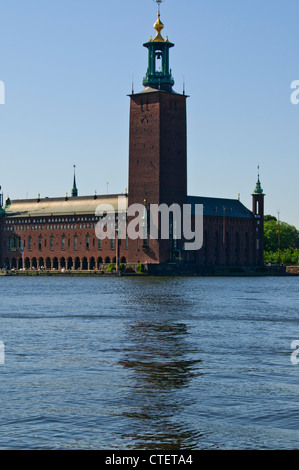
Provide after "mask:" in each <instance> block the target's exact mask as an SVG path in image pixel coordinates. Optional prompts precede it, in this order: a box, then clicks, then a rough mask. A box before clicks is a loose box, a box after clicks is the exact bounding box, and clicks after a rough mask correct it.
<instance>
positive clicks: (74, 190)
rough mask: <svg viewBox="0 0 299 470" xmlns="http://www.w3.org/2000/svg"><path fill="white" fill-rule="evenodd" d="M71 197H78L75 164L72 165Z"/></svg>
mask: <svg viewBox="0 0 299 470" xmlns="http://www.w3.org/2000/svg"><path fill="white" fill-rule="evenodd" d="M72 197H78V189H77V185H76V165H74V182H73V188H72Z"/></svg>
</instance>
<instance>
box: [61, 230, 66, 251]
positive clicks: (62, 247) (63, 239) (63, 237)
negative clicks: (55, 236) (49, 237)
mask: <svg viewBox="0 0 299 470" xmlns="http://www.w3.org/2000/svg"><path fill="white" fill-rule="evenodd" d="M61 249H62V251H64V250H65V235H64V234H63V235H62V237H61Z"/></svg>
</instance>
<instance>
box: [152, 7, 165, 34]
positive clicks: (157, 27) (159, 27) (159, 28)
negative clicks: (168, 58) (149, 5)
mask: <svg viewBox="0 0 299 470" xmlns="http://www.w3.org/2000/svg"><path fill="white" fill-rule="evenodd" d="M153 1H154V2H155V3H157V5H158V19H157V21H156V23H155V24H154V28H155V30H156V31H157V34H156V37H155V38H154V42H165V40H164V38H163V37H162V35H161V31H162V30H163V29H164V24H163V23H162V21H161V19H160V16H161V15H160V5H161V3H163V2H164V1H165V0H153Z"/></svg>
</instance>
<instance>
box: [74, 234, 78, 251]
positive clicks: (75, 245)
mask: <svg viewBox="0 0 299 470" xmlns="http://www.w3.org/2000/svg"><path fill="white" fill-rule="evenodd" d="M77 244H78V239H77V237H76V236H74V251H77Z"/></svg>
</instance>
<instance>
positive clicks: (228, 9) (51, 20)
mask: <svg viewBox="0 0 299 470" xmlns="http://www.w3.org/2000/svg"><path fill="white" fill-rule="evenodd" d="M156 14H157V8H156V5H155V4H154V3H153V2H152V1H151V0H127V1H121V0H114V1H109V2H103V1H100V0H85V1H84V2H82V1H79V0H59V1H58V0H51V1H49V0H43V1H40V0H14V1H13V2H12V1H10V2H4V1H3V0H2V1H1V2H0V42H1V47H0V80H1V81H3V82H4V83H5V86H6V103H5V105H1V106H0V123H1V130H0V155H1V158H0V184H1V185H2V187H3V191H4V195H5V196H6V195H9V196H10V197H11V198H13V199H16V198H26V197H36V196H37V195H38V193H40V194H41V196H42V197H44V196H49V197H52V196H64V195H65V193H66V192H68V193H70V191H71V187H72V173H73V164H76V167H77V182H78V189H79V194H80V195H86V194H94V191H95V190H96V191H97V193H98V194H105V193H106V192H107V184H106V183H107V182H109V186H108V191H109V193H121V192H124V191H125V188H126V187H127V186H128V137H129V135H128V133H129V98H128V96H127V95H128V94H129V93H130V92H131V88H132V76H133V77H134V88H135V91H141V90H142V79H143V77H144V75H145V72H146V67H147V50H146V49H145V48H143V47H142V44H143V43H144V42H146V41H147V40H148V39H149V37H150V35H152V34H153V33H154V30H153V23H154V22H155V20H156ZM298 17H299V2H298V0H296V1H295V0H287V1H285V0H284V1H282V0H276V1H275V2H273V1H270V0H263V1H260V0H259V1H257V0H251V1H250V2H240V1H236V0H228V1H227V2H224V1H223V0H186V1H184V2H182V1H179V0H166V2H165V3H164V4H163V5H162V7H161V19H162V21H163V23H164V25H165V29H164V32H163V33H164V35H165V36H166V35H167V36H168V37H169V40H170V41H172V42H174V43H175V45H176V46H175V48H173V49H171V68H172V73H173V76H174V79H175V81H176V84H175V86H174V89H175V90H176V91H177V92H182V90H183V81H184V79H185V82H186V92H187V94H188V95H190V98H189V99H188V193H189V194H190V195H199V196H215V197H228V198H237V197H238V193H240V195H241V201H242V202H243V203H244V204H245V205H246V206H247V207H249V208H251V193H252V191H253V189H254V187H255V183H256V179H257V165H260V176H261V182H262V187H263V189H264V192H265V193H266V213H271V214H273V215H277V211H278V210H280V217H281V219H282V220H285V221H286V222H289V223H291V224H294V225H296V226H297V227H298V228H299V209H298V207H297V201H298V177H299V158H298V157H299V132H298V128H299V105H297V106H295V105H293V104H291V101H290V95H291V92H292V90H291V88H290V85H291V82H292V81H294V80H299V53H298V47H297V44H298V41H299V29H298Z"/></svg>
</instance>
